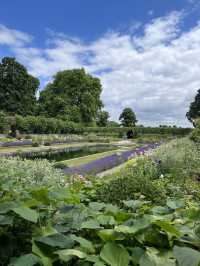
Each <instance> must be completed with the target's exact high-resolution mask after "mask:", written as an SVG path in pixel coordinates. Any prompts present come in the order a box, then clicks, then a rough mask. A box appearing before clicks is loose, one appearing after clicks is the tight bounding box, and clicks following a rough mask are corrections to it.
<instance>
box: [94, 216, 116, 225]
mask: <svg viewBox="0 0 200 266" xmlns="http://www.w3.org/2000/svg"><path fill="white" fill-rule="evenodd" d="M97 221H98V222H99V223H100V224H102V225H114V224H115V223H116V222H115V219H114V217H113V216H110V215H103V214H101V215H99V216H97Z"/></svg>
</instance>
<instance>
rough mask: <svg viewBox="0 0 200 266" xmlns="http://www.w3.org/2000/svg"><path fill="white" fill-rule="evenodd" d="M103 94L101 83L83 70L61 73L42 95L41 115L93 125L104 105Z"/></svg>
mask: <svg viewBox="0 0 200 266" xmlns="http://www.w3.org/2000/svg"><path fill="white" fill-rule="evenodd" d="M101 91H102V86H101V83H100V80H99V79H98V78H95V77H92V76H91V75H89V74H87V73H86V72H85V70H84V69H83V68H82V69H73V70H64V71H60V72H58V73H57V74H56V75H55V76H54V79H53V81H52V82H51V83H49V84H48V85H47V86H46V88H45V89H44V90H43V91H42V92H41V94H40V98H39V105H40V113H42V114H44V115H47V116H52V117H58V116H59V117H64V118H65V119H67V120H70V121H74V122H83V123H90V122H93V121H95V120H96V116H97V113H98V111H99V110H100V109H101V107H102V106H103V104H102V102H101V99H100V95H101Z"/></svg>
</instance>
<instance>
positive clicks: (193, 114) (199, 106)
mask: <svg viewBox="0 0 200 266" xmlns="http://www.w3.org/2000/svg"><path fill="white" fill-rule="evenodd" d="M186 116H187V118H188V120H189V121H190V122H192V123H193V125H195V119H196V118H198V117H200V89H199V90H198V92H197V95H196V96H195V99H194V101H193V102H192V103H191V104H190V108H189V111H188V112H187V114H186Z"/></svg>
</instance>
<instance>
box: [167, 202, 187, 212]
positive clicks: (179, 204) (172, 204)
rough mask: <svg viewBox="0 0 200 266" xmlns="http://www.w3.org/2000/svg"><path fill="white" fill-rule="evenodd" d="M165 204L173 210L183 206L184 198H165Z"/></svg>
mask: <svg viewBox="0 0 200 266" xmlns="http://www.w3.org/2000/svg"><path fill="white" fill-rule="evenodd" d="M167 206H168V207H169V208H171V209H173V210H176V209H180V208H184V207H185V202H184V200H171V199H168V200H167Z"/></svg>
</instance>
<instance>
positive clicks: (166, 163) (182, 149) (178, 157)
mask: <svg viewBox="0 0 200 266" xmlns="http://www.w3.org/2000/svg"><path fill="white" fill-rule="evenodd" d="M152 156H153V159H154V160H155V161H157V162H158V163H159V168H160V171H161V173H162V174H163V175H166V174H170V175H172V176H173V177H174V178H178V179H180V181H181V179H183V178H187V177H190V176H192V175H194V174H198V173H200V152H199V149H198V146H197V145H196V144H195V143H193V142H192V141H191V140H189V138H182V139H176V140H173V141H170V142H168V143H166V144H163V145H161V146H160V148H158V149H157V150H156V151H155V152H154V153H153V155H152Z"/></svg>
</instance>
